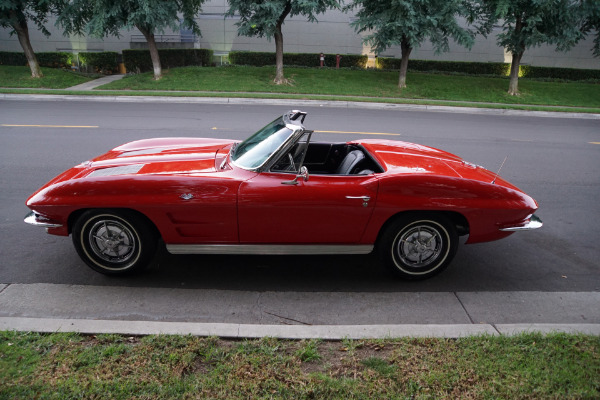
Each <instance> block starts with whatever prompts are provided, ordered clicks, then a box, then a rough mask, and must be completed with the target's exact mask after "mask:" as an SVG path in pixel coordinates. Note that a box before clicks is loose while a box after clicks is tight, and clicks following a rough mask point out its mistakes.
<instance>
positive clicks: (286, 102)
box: [0, 78, 600, 120]
mask: <svg viewBox="0 0 600 400" xmlns="http://www.w3.org/2000/svg"><path fill="white" fill-rule="evenodd" d="M102 79H103V78H102ZM0 100H26V101H31V100H35V101H77V102H83V101H91V102H109V103H120V102H123V103H170V104H178V103H186V104H242V105H244V104H248V105H271V106H286V107H292V108H300V107H302V106H306V107H332V108H352V109H356V108H360V109H372V110H397V111H431V112H451V113H463V114H480V115H507V116H529V117H545V118H578V119H594V120H596V119H599V120H600V114H591V113H576V112H573V113H569V112H554V111H525V110H506V109H499V108H476V107H453V106H440V105H420V104H390V103H370V102H360V101H343V100H341V101H332V100H300V99H253V98H242V97H170V96H92V95H58V94H10V93H0ZM499 106H500V104H499Z"/></svg>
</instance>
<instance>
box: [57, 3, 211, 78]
mask: <svg viewBox="0 0 600 400" xmlns="http://www.w3.org/2000/svg"><path fill="white" fill-rule="evenodd" d="M204 1H205V0H174V1H164V0H95V1H89V0H71V1H70V2H69V4H68V6H67V7H65V8H64V9H63V10H62V12H61V14H60V16H59V18H58V21H57V24H58V25H60V26H62V27H63V28H64V31H65V34H89V35H91V36H94V37H98V38H103V37H105V36H109V35H114V36H117V37H118V36H119V31H120V30H121V29H132V28H137V29H138V30H139V31H140V32H141V33H142V35H144V37H145V38H146V41H147V42H148V49H149V50H150V57H151V59H152V66H153V68H154V79H156V80H158V79H160V78H161V77H162V68H161V64H160V58H159V56H158V48H157V46H156V41H155V39H154V34H155V32H157V31H158V32H163V31H164V29H165V28H171V29H173V30H178V29H180V27H181V26H183V27H185V28H188V29H191V30H192V31H193V32H194V33H196V34H198V35H199V34H200V28H199V27H198V24H197V23H196V21H195V20H194V17H195V16H196V14H198V13H199V12H200V10H201V7H202V3H204ZM180 14H181V16H182V17H183V19H182V21H181V22H180Z"/></svg>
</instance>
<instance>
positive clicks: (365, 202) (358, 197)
mask: <svg viewBox="0 0 600 400" xmlns="http://www.w3.org/2000/svg"><path fill="white" fill-rule="evenodd" d="M346 198H347V199H360V200H362V201H363V203H362V205H363V207H366V206H368V205H369V200H371V197H370V196H346Z"/></svg>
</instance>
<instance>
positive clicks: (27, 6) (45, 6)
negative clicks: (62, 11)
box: [0, 0, 61, 78]
mask: <svg viewBox="0 0 600 400" xmlns="http://www.w3.org/2000/svg"><path fill="white" fill-rule="evenodd" d="M60 3H61V1H60V0H54V1H53V0H1V1H0V27H2V28H8V29H10V30H11V31H10V34H11V35H13V34H15V33H16V34H17V38H18V39H19V43H20V44H21V47H22V48H23V52H24V53H25V57H26V58H27V63H28V64H29V68H30V69H31V76H32V77H33V78H41V77H42V76H43V74H42V70H41V68H40V64H39V63H38V60H37V57H36V56H35V53H34V51H33V47H32V46H31V41H30V40H29V27H28V25H27V21H32V22H33V23H34V24H35V25H36V26H37V27H38V29H39V30H40V31H41V32H42V33H43V34H44V35H46V37H48V36H50V32H48V29H46V26H45V24H46V23H47V22H48V15H51V14H56V13H57V10H58V8H59V7H60Z"/></svg>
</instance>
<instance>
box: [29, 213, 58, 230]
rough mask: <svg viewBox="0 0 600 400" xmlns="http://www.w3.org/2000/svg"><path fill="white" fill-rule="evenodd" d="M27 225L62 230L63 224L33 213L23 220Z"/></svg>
mask: <svg viewBox="0 0 600 400" xmlns="http://www.w3.org/2000/svg"><path fill="white" fill-rule="evenodd" d="M23 221H24V222H25V223H27V224H29V225H34V226H41V227H42V228H60V227H62V224H58V223H56V222H54V221H51V220H50V219H48V218H46V217H44V216H43V215H41V214H37V213H36V212H34V211H31V212H30V213H29V214H27V215H26V216H25V219H24V220H23Z"/></svg>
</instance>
